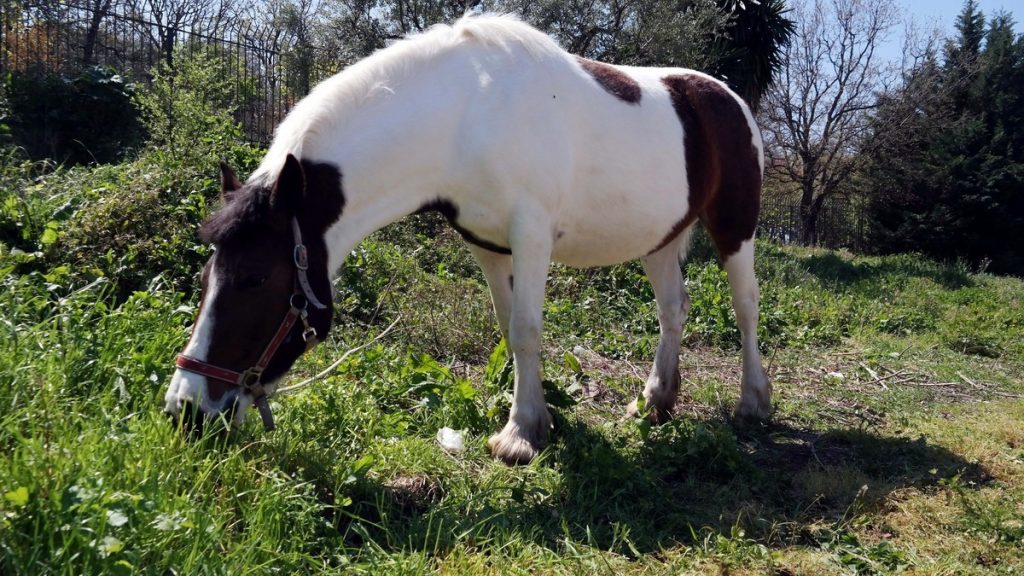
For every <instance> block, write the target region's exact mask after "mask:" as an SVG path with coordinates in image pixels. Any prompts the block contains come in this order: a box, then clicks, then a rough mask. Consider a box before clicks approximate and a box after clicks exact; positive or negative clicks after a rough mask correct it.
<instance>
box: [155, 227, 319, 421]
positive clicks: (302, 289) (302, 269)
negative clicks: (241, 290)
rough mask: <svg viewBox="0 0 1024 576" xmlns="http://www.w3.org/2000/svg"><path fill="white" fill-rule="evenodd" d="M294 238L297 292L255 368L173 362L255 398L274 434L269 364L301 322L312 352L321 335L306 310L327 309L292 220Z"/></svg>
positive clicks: (179, 359) (182, 358)
mask: <svg viewBox="0 0 1024 576" xmlns="http://www.w3.org/2000/svg"><path fill="white" fill-rule="evenodd" d="M292 236H293V238H294V239H295V248H294V250H293V251H292V260H293V264H294V265H295V272H296V273H295V289H294V291H293V292H292V295H291V297H290V299H289V302H288V304H289V306H288V312H287V313H285V316H284V319H283V320H281V325H280V326H278V327H277V332H275V333H274V336H273V338H271V339H270V342H269V343H268V344H267V347H266V348H264V349H263V354H261V355H260V358H259V360H257V361H256V364H254V365H253V366H251V367H249V368H247V369H246V370H244V371H242V372H237V371H235V370H230V369H228V368H222V367H220V366H216V365H214V364H210V363H209V362H206V361H204V360H199V359H197V358H192V357H191V356H186V355H185V354H179V355H178V357H177V359H176V360H175V362H174V365H175V366H177V367H178V368H180V369H181V370H185V371H187V372H192V373H193V374H198V375H200V376H205V377H207V378H213V379H214V380H220V381H222V382H227V383H229V384H232V385H234V386H238V387H239V388H242V389H243V390H244V391H246V392H248V393H250V394H252V396H253V401H254V402H255V404H256V408H257V410H259V413H260V419H262V420H263V427H264V428H265V429H266V430H268V431H270V430H273V429H274V427H275V426H274V415H273V414H272V413H271V411H270V403H269V402H267V392H266V390H265V389H264V387H263V382H262V379H263V371H264V370H266V369H267V366H269V365H270V360H271V359H272V358H273V357H274V354H276V353H277V349H278V348H280V347H281V344H283V343H284V341H285V339H286V338H287V337H288V333H289V332H291V330H292V327H294V326H295V323H296V322H298V321H301V322H302V326H303V330H302V340H303V341H304V342H305V343H306V349H309V348H311V347H312V346H313V345H314V344H315V343H316V341H317V337H318V334H317V333H316V329H315V328H313V327H312V326H310V324H309V314H308V313H307V312H306V307H307V305H308V304H312V305H313V307H314V308H316V309H318V310H324V309H326V308H327V306H326V305H325V304H324V303H322V302H321V301H320V300H319V299H318V298H317V297H316V294H315V293H314V292H313V288H312V286H311V285H310V283H309V276H308V275H307V273H306V271H307V270H309V256H308V253H307V251H306V245H305V244H303V243H302V232H301V231H300V230H299V222H298V221H297V220H296V219H295V218H292ZM297 300H301V306H300V305H298V303H297V302H296V301H297Z"/></svg>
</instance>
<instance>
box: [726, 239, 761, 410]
mask: <svg viewBox="0 0 1024 576" xmlns="http://www.w3.org/2000/svg"><path fill="white" fill-rule="evenodd" d="M723 258H724V260H725V270H726V272H727V273H728V274H729V287H730V288H731V289H732V306H733V310H735V311H736V322H737V324H739V328H740V337H741V342H742V344H743V379H742V381H741V388H740V401H739V404H737V405H736V410H735V415H736V417H737V418H740V419H748V418H749V419H755V420H767V419H768V417H769V416H771V412H772V402H771V395H772V386H771V382H770V381H769V380H768V375H767V374H766V373H765V371H764V368H763V367H762V365H761V353H760V351H759V350H758V347H757V346H758V345H757V314H758V300H759V298H760V291H759V289H758V287H757V278H756V277H755V276H754V239H753V238H750V239H748V240H744V241H743V242H742V243H741V244H740V248H739V250H737V251H736V252H735V253H733V254H730V255H728V256H723Z"/></svg>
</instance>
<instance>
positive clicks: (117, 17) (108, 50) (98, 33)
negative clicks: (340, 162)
mask: <svg viewBox="0 0 1024 576" xmlns="http://www.w3.org/2000/svg"><path fill="white" fill-rule="evenodd" d="M82 2H85V3H84V4H75V3H69V2H52V1H51V2H45V3H39V4H25V3H20V2H11V1H9V0H6V1H5V0H0V77H2V78H7V77H8V75H9V74H11V73H19V72H22V73H23V72H30V71H41V72H49V73H58V74H65V75H75V74H76V73H79V72H81V71H83V70H85V69H87V68H89V67H91V66H96V65H104V66H110V67H112V68H114V69H115V70H117V71H118V72H119V73H120V74H122V75H124V76H126V77H127V78H128V79H129V80H130V81H133V82H142V83H146V82H149V81H150V80H152V73H153V71H154V70H155V69H156V67H157V66H160V65H163V66H170V67H173V66H174V63H175V59H177V58H181V57H188V56H189V55H190V54H193V53H195V52H197V51H200V50H201V51H204V53H205V54H207V55H214V56H215V57H216V58H218V59H219V60H220V63H219V69H220V70H223V71H224V73H225V74H227V75H229V76H230V77H231V78H232V79H233V84H234V86H235V91H236V98H235V99H234V102H235V111H234V114H235V117H236V120H237V121H238V122H239V123H240V124H241V125H242V128H243V131H244V134H245V136H246V138H247V139H248V140H250V141H251V142H254V143H260V144H267V143H269V141H270V139H271V137H272V135H273V129H274V127H275V126H276V125H277V124H278V123H279V122H280V120H281V119H282V118H283V117H284V114H285V113H286V112H287V110H288V109H289V108H290V107H291V106H292V104H294V103H295V102H296V101H297V100H298V99H299V98H301V97H302V96H304V95H305V94H306V93H307V92H308V91H309V87H310V86H312V85H314V84H315V83H316V82H317V81H318V80H320V79H321V78H324V77H326V76H327V75H330V74H332V73H334V72H335V71H337V70H336V67H335V69H331V67H330V66H329V65H328V66H325V65H324V62H329V61H330V60H329V59H327V58H311V57H309V54H310V52H311V51H312V50H313V48H312V47H310V46H303V45H302V43H301V42H300V41H299V40H298V39H297V38H296V37H295V35H294V34H290V33H289V32H288V31H286V30H281V29H278V28H273V27H268V26H258V25H254V24H251V23H248V22H246V21H245V19H242V18H227V17H209V16H204V17H202V18H192V20H193V22H191V23H188V24H185V23H183V22H181V21H179V22H173V21H171V20H172V18H171V17H170V16H168V15H167V14H157V13H153V12H152V11H146V10H140V9H139V8H138V6H142V5H148V4H144V3H141V2H139V3H130V2H129V3H115V2H111V1H106V0H93V1H88V0H82ZM183 4H184V3H183Z"/></svg>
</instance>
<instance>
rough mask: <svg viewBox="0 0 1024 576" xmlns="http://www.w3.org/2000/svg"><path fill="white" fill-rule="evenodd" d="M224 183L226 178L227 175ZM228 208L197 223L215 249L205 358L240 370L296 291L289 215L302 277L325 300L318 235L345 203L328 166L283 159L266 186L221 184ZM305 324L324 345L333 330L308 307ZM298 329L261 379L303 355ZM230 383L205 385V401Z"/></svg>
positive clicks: (327, 314)
mask: <svg viewBox="0 0 1024 576" xmlns="http://www.w3.org/2000/svg"><path fill="white" fill-rule="evenodd" d="M225 180H226V181H229V179H227V178H225ZM224 192H226V194H225V195H224V198H225V199H226V200H227V203H226V204H225V205H224V206H223V207H222V208H221V209H220V210H218V211H217V212H216V213H214V214H213V215H212V216H211V217H210V218H209V219H208V220H207V221H206V222H205V223H204V224H203V226H202V228H201V231H200V237H201V238H202V239H203V240H204V241H206V242H212V243H214V244H216V246H217V252H216V254H215V257H214V258H212V259H211V261H210V263H208V267H213V268H215V270H213V272H214V274H215V275H216V282H217V297H216V298H215V301H214V302H212V303H208V302H206V296H207V294H206V293H205V292H206V289H207V282H206V279H207V278H206V276H207V274H204V282H203V289H204V295H203V299H202V302H201V304H200V305H201V306H207V305H210V306H212V310H211V311H212V313H213V322H214V325H213V333H212V334H211V338H210V348H209V350H208V351H207V354H206V358H205V361H206V362H208V363H210V364H214V365H216V366H220V367H223V368H228V369H230V370H235V371H242V370H245V369H247V368H249V367H250V366H253V365H255V364H256V362H257V360H258V358H259V356H260V354H261V353H262V352H263V350H264V349H265V348H266V346H267V343H268V342H269V341H270V339H271V338H272V337H273V335H274V333H275V332H276V330H277V328H278V326H280V323H281V319H282V318H283V317H284V316H285V314H286V313H287V311H288V309H289V306H290V304H289V302H290V298H291V297H292V294H293V293H294V291H295V275H296V272H295V265H294V260H293V251H294V247H295V240H294V238H293V236H292V224H291V222H292V218H293V217H294V218H295V219H296V221H297V222H298V223H299V229H300V231H301V233H302V241H303V244H305V245H306V249H307V252H308V259H309V270H308V272H307V274H308V277H309V281H310V285H311V287H312V289H313V292H314V293H315V294H316V295H317V297H318V298H319V299H320V300H321V301H323V302H325V303H327V302H330V301H331V283H330V272H329V271H328V269H327V256H328V253H327V246H326V244H325V242H324V233H325V232H326V231H327V229H328V227H330V226H331V224H333V223H334V222H335V221H337V219H338V218H339V217H340V216H341V212H342V209H343V207H344V204H345V199H344V195H343V192H342V186H341V174H340V172H339V171H338V169H337V168H336V167H335V166H333V165H331V164H324V163H314V162H309V161H307V160H302V161H294V163H292V161H289V164H286V168H285V169H284V170H283V171H282V173H281V175H280V176H279V178H278V181H277V182H276V183H275V184H274V185H273V186H272V187H271V186H266V185H260V184H256V183H253V184H249V185H246V186H243V187H241V188H240V189H238V190H234V191H232V190H228V186H225V190H224ZM307 311H308V313H309V322H310V324H311V325H312V326H313V327H314V328H315V329H316V331H317V337H318V339H319V340H323V339H324V337H325V336H326V335H327V332H328V330H330V326H331V315H332V310H331V308H330V307H328V309H326V310H318V309H316V308H315V307H313V306H312V305H309V306H308V307H307ZM301 332H302V325H301V324H300V323H296V326H295V327H293V328H292V330H291V332H290V333H289V335H288V337H287V338H286V340H285V342H284V343H283V344H282V345H281V346H280V347H279V348H278V351H277V353H276V354H275V355H274V357H273V359H272V360H271V361H270V364H269V365H268V366H267V369H266V371H265V372H264V377H263V381H264V382H270V381H273V380H275V379H277V378H279V377H280V376H281V375H283V374H284V373H285V372H286V371H287V370H288V368H290V367H291V365H292V364H293V363H294V362H295V360H296V359H297V358H298V357H299V356H300V355H301V354H302V353H303V352H304V351H305V349H306V346H305V342H304V341H303V340H302V338H301ZM231 388H233V386H232V385H230V384H228V383H225V382H220V381H216V380H213V379H208V380H207V389H208V393H209V394H210V398H211V399H212V400H214V401H219V399H220V398H221V397H222V396H223V394H224V393H225V392H227V391H228V390H229V389H231Z"/></svg>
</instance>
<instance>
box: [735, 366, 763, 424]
mask: <svg viewBox="0 0 1024 576" xmlns="http://www.w3.org/2000/svg"><path fill="white" fill-rule="evenodd" d="M759 380H760V381H759V382H757V383H756V384H751V383H749V382H744V383H743V389H742V392H741V393H740V401H739V403H738V404H736V410H735V412H734V414H735V416H736V418H737V419H740V420H758V421H762V422H763V421H766V420H768V419H769V418H771V416H772V384H771V382H769V381H768V377H767V376H766V375H765V374H764V373H763V372H762V374H761V378H760V379H759Z"/></svg>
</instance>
